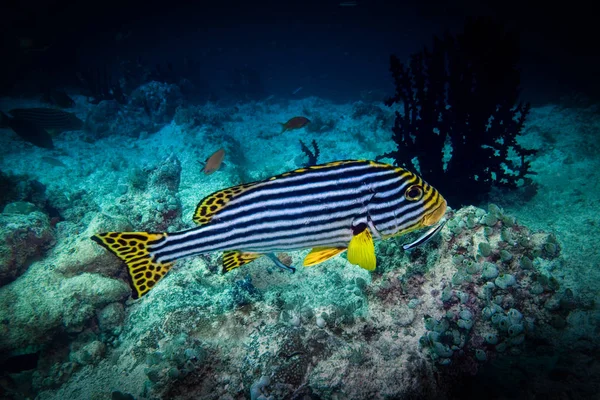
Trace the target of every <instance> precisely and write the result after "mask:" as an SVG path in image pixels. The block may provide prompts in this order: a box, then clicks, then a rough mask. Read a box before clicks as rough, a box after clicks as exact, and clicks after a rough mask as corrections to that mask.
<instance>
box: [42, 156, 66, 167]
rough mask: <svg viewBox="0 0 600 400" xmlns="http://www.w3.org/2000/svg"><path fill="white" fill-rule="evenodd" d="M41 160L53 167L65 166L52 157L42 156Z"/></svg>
mask: <svg viewBox="0 0 600 400" xmlns="http://www.w3.org/2000/svg"><path fill="white" fill-rule="evenodd" d="M41 160H42V161H43V162H45V163H48V164H50V165H52V166H55V167H62V168H67V166H66V164H65V163H64V162H62V161H60V160H59V159H58V158H54V157H42V158H41Z"/></svg>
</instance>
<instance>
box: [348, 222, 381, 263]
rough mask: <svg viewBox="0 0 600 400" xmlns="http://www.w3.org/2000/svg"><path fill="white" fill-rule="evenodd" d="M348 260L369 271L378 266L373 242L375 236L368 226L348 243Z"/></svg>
mask: <svg viewBox="0 0 600 400" xmlns="http://www.w3.org/2000/svg"><path fill="white" fill-rule="evenodd" d="M348 261H350V262H351V263H352V264H356V265H359V266H361V267H362V268H364V269H366V270H367V271H374V270H375V267H376V266H377V259H376V258H375V245H374V244H373V237H372V236H371V232H369V229H368V228H367V229H365V230H363V231H362V232H361V233H359V234H357V235H354V237H353V238H352V240H351V241H350V244H349V245H348Z"/></svg>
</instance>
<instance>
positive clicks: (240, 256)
mask: <svg viewBox="0 0 600 400" xmlns="http://www.w3.org/2000/svg"><path fill="white" fill-rule="evenodd" d="M260 256H262V254H259V253H247V252H241V251H237V250H232V251H226V252H224V253H223V273H226V272H229V271H231V270H232V269H236V268H239V267H241V266H242V265H245V264H248V263H249V262H251V261H254V260H256V259H257V258H259V257H260Z"/></svg>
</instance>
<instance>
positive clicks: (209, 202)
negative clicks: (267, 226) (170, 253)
mask: <svg viewBox="0 0 600 400" xmlns="http://www.w3.org/2000/svg"><path fill="white" fill-rule="evenodd" d="M254 185H255V183H247V184H243V185H237V186H232V187H230V188H227V189H223V190H219V191H218V192H214V193H213V194H211V195H208V196H206V197H205V198H204V199H202V201H200V203H198V206H196V211H195V212H194V217H193V218H192V220H193V221H194V222H195V223H197V224H198V225H204V224H207V223H209V222H210V220H211V219H212V217H213V216H214V215H215V214H216V213H217V212H219V210H221V209H223V207H225V205H227V203H229V201H230V200H231V199H233V198H234V197H235V196H237V195H239V194H241V193H244V192H245V191H246V190H248V189H249V188H250V187H252V186H254Z"/></svg>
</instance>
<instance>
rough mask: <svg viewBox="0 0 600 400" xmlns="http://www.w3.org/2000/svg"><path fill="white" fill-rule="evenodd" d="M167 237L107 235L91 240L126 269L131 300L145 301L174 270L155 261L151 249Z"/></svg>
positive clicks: (95, 236) (93, 237)
mask: <svg viewBox="0 0 600 400" xmlns="http://www.w3.org/2000/svg"><path fill="white" fill-rule="evenodd" d="M166 237H167V234H166V233H148V232H106V233H99V234H97V235H94V236H92V240H94V241H95V242H96V243H98V244H100V245H102V246H104V247H105V248H106V249H108V250H110V251H111V252H113V253H114V254H115V255H116V256H117V257H119V258H120V259H121V260H123V261H124V262H125V264H126V265H127V272H128V273H129V285H130V286H131V289H132V290H133V294H132V297H133V298H134V299H137V298H139V297H142V296H143V295H145V294H146V293H148V292H149V291H150V289H152V288H153V287H154V286H155V285H156V283H157V282H158V281H159V280H161V279H162V278H163V277H164V276H165V275H166V274H167V272H169V270H170V269H171V267H172V266H173V263H172V262H168V263H159V262H156V261H154V257H153V256H152V254H151V253H150V250H149V248H148V245H150V244H154V243H157V242H159V241H161V240H163V239H164V238H166Z"/></svg>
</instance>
